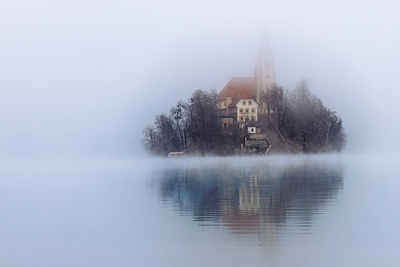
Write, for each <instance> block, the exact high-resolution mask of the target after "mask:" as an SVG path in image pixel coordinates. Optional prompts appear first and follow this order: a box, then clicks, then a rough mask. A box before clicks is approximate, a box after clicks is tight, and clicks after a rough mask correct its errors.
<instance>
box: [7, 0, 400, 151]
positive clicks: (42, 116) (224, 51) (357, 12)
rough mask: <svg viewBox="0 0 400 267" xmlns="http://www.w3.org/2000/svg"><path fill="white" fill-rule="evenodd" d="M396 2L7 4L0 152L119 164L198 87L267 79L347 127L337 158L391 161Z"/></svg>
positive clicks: (399, 40)
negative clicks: (305, 95) (265, 50)
mask: <svg viewBox="0 0 400 267" xmlns="http://www.w3.org/2000/svg"><path fill="white" fill-rule="evenodd" d="M398 8H399V4H398V3H397V2H395V1H324V2H320V1H301V2H298V1H280V2H276V1H247V2H246V3H244V2H239V1H220V2H218V3H215V2H214V1H206V2H204V1H203V2H201V3H200V2H188V1H172V2H168V3H167V2H164V1H146V2H143V1H140V2H139V1H134V2H132V1H112V2H110V1H57V2H54V1H46V0H39V1H34V2H32V1H12V2H7V3H4V4H3V5H2V8H1V10H0V33H1V34H0V59H1V60H0V125H1V131H0V148H1V149H0V157H2V158H7V157H12V158H14V157H16V158H18V157H35V158H48V157H64V156H74V157H76V156H90V157H93V156H96V157H129V156H132V155H139V154H141V153H142V151H143V149H142V147H141V144H140V140H141V138H142V129H143V127H144V126H145V125H146V124H147V123H150V122H152V121H153V119H154V116H155V115H156V114H159V113H161V112H168V109H169V107H170V106H172V105H174V104H175V102H176V101H178V100H180V99H187V98H188V97H189V96H190V94H191V92H192V91H194V90H196V89H199V88H200V89H205V90H208V89H216V90H221V88H222V87H223V86H224V85H225V83H226V82H227V81H228V80H229V79H230V78H231V77H232V76H252V75H253V71H254V67H255V61H256V55H257V52H258V49H259V48H260V46H261V44H263V43H265V42H266V40H267V42H268V44H269V47H270V50H271V51H272V55H273V58H274V63H275V72H276V80H277V82H278V83H279V84H282V85H283V86H285V87H287V88H289V89H290V88H293V87H295V85H296V83H297V82H298V81H299V80H301V79H308V82H309V85H310V89H311V90H312V91H313V92H314V93H315V94H316V95H317V96H319V97H320V98H321V99H322V100H323V101H324V103H325V104H326V105H327V106H328V107H329V108H331V109H332V110H334V111H336V112H337V114H338V115H339V116H340V117H342V119H343V121H344V127H345V129H346V132H347V136H348V147H347V150H346V151H347V152H348V153H365V152H367V153H373V152H378V153H383V152H394V151H395V148H397V147H398V144H396V141H397V140H396V139H397V136H398V135H399V134H400V126H399V124H398V122H397V115H398V114H400V108H399V106H398V104H397V101H398V97H399V96H400V94H399V93H398V89H399V85H400V82H399V79H398V69H399V60H400V52H399V50H398V47H399V45H400V37H399V36H400V32H399V31H400V30H399V29H400V27H399V26H400V19H399V16H398V14H397V13H398V12H397V10H398Z"/></svg>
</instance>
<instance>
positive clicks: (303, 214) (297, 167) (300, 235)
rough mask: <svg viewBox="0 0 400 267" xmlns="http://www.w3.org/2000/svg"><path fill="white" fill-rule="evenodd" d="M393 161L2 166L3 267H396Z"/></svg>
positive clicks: (256, 160) (306, 158)
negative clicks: (377, 266)
mask: <svg viewBox="0 0 400 267" xmlns="http://www.w3.org/2000/svg"><path fill="white" fill-rule="evenodd" d="M397 165H398V164H397V162H396V161H395V160H393V158H392V157H370V156H363V157H360V156H357V157H349V156H342V155H341V156H340V155H339V156H338V155H330V156H327V155H325V156H272V157H267V158H265V157H254V158H250V157H248V158H243V157H242V158H240V157H230V158H229V157H227V158H189V159H179V160H178V159H173V160H171V159H151V160H131V159H130V160H88V161H81V162H78V161H68V160H65V161H61V160H54V161H49V160H45V161H36V162H31V161H29V162H25V163H21V162H18V163H16V162H15V161H12V162H11V163H9V164H7V165H0V177H1V178H2V179H0V214H1V217H2V219H1V221H0V237H1V238H0V265H1V266H27V265H28V266H40V267H46V266H55V265H56V266H61V267H62V266H115V265H118V266H121V267H123V266H242V265H247V266H265V265H266V264H267V265H273V266H293V265H296V266H376V265H379V264H382V263H384V265H385V266H398V264H399V261H398V257H397V245H398V242H399V240H400V235H399V231H398V229H397V228H398V220H399V219H400V218H399V214H398V212H397V203H398V194H397V193H396V192H397V188H398V187H399V185H400V184H399V180H398V179H397V176H396V175H397V174H398V171H399V168H398V166H397Z"/></svg>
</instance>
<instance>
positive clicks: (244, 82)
mask: <svg viewBox="0 0 400 267" xmlns="http://www.w3.org/2000/svg"><path fill="white" fill-rule="evenodd" d="M256 94H257V90H256V80H255V79H254V78H253V77H233V78H232V79H231V80H230V81H229V82H228V84H227V85H225V87H224V89H222V90H221V92H220V93H219V94H218V98H219V99H221V100H222V99H225V98H226V97H228V96H230V97H232V99H241V98H248V99H251V98H254V97H255V96H256Z"/></svg>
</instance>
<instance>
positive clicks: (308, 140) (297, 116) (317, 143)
mask: <svg viewBox="0 0 400 267" xmlns="http://www.w3.org/2000/svg"><path fill="white" fill-rule="evenodd" d="M263 99H264V101H266V103H267V107H268V108H267V112H268V116H269V117H270V119H272V120H273V121H274V122H275V125H276V126H277V128H278V129H279V131H280V132H281V133H282V135H283V136H285V137H286V138H287V139H289V140H291V141H292V142H293V143H295V144H298V145H300V147H301V151H302V152H306V153H310V152H328V151H341V150H342V149H343V148H344V146H345V144H346V136H345V133H344V129H343V125H342V120H341V119H340V118H339V117H338V116H337V115H336V113H335V112H333V111H331V110H330V109H328V108H327V107H325V106H324V105H323V103H322V101H321V100H320V99H319V98H318V97H316V96H315V95H313V94H312V93H311V92H310V90H309V89H308V86H307V83H306V82H305V81H302V82H301V83H300V84H299V85H298V86H297V88H296V89H295V90H293V91H288V90H286V89H284V88H283V87H281V86H277V85H275V86H273V88H272V90H270V91H268V92H267V93H266V94H265V95H264V96H263Z"/></svg>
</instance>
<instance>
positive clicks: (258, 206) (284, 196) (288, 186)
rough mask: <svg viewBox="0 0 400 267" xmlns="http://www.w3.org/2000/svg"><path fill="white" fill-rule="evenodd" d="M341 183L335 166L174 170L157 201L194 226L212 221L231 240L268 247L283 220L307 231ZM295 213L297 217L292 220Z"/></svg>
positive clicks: (165, 178) (167, 175)
mask: <svg viewBox="0 0 400 267" xmlns="http://www.w3.org/2000/svg"><path fill="white" fill-rule="evenodd" d="M342 179H343V178H342V172H341V169H340V168H339V167H338V166H313V165H310V166H300V165H297V166H291V167H290V166H289V167H286V168H282V169H279V168H277V167H273V166H269V165H267V166H265V165H263V166H253V167H252V168H250V167H242V168H240V167H237V168H230V169H228V170H226V169H224V170H221V168H204V169H202V170H201V171H200V170H198V169H185V168H177V169H170V170H167V171H165V172H164V174H163V175H162V177H161V181H160V188H161V196H162V200H168V201H171V200H172V201H173V202H174V203H175V204H176V205H178V206H179V208H180V209H181V210H182V211H184V212H190V213H192V215H193V216H194V217H195V218H196V220H200V221H201V220H204V221H208V220H217V221H219V222H221V223H222V224H223V225H224V226H226V227H228V228H229V229H230V230H231V231H232V233H234V234H238V235H246V236H253V237H257V238H258V242H259V243H260V244H262V245H268V246H271V245H273V244H276V245H277V244H278V243H279V230H280V227H283V226H284V225H285V223H286V222H287V221H288V220H298V224H299V225H303V226H304V227H311V220H312V216H313V214H315V213H316V211H320V210H321V209H323V208H324V206H325V205H326V203H327V202H328V201H329V200H330V199H331V198H332V197H333V196H334V195H335V194H336V193H337V192H338V191H339V190H340V189H341V187H342V186H343V180H342ZM294 210H295V211H297V212H298V215H296V216H293V215H291V213H290V212H292V211H294Z"/></svg>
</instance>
